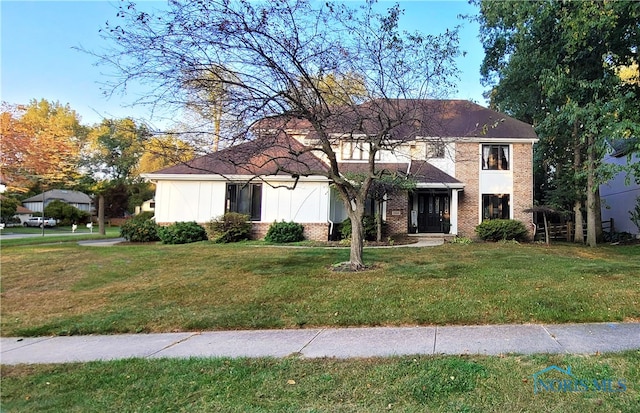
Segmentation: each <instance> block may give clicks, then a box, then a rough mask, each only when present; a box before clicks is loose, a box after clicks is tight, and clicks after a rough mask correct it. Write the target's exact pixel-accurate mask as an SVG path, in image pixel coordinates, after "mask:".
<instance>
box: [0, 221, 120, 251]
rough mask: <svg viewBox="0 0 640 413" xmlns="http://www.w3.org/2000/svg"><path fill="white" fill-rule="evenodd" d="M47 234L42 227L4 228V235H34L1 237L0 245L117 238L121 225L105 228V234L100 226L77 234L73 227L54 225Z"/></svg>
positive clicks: (83, 229)
mask: <svg viewBox="0 0 640 413" xmlns="http://www.w3.org/2000/svg"><path fill="white" fill-rule="evenodd" d="M44 233H45V235H44V236H42V228H31V227H29V228H24V227H10V228H6V229H3V230H2V235H9V234H30V235H34V236H33V237H28V238H6V237H0V245H1V246H2V248H6V247H12V246H18V245H38V244H43V243H65V242H69V243H74V242H78V241H84V240H92V239H100V238H117V237H119V236H120V228H119V227H107V228H105V233H106V234H105V235H100V234H98V228H97V226H96V228H94V229H93V232H89V230H88V229H87V228H79V229H78V230H77V231H76V233H75V234H73V235H72V233H71V227H54V228H45V230H44Z"/></svg>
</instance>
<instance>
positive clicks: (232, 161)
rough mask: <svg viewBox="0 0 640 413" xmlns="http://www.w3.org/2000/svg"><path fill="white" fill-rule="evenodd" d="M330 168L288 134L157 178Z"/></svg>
mask: <svg viewBox="0 0 640 413" xmlns="http://www.w3.org/2000/svg"><path fill="white" fill-rule="evenodd" d="M326 169H327V166H326V164H325V163H323V162H322V161H321V160H320V159H319V158H318V157H317V156H315V155H314V154H313V153H312V152H311V150H310V148H307V147H305V146H304V145H302V144H301V143H300V142H298V141H297V140H295V139H293V138H290V137H288V136H287V135H286V134H285V133H284V132H279V133H277V134H275V135H268V134H266V135H263V136H260V137H258V138H256V139H255V140H251V141H247V142H244V143H241V144H238V145H235V146H231V147H229V148H226V149H222V150H220V151H218V152H215V153H212V154H207V155H204V156H201V157H199V158H195V159H193V160H191V161H189V162H185V163H183V164H179V165H175V166H170V167H168V168H164V169H161V170H159V171H156V172H154V173H153V174H149V175H155V174H158V175H160V174H168V175H172V174H180V175H185V174H187V175H189V174H191V175H202V174H204V175H207V174H210V175H223V176H225V175H253V176H265V175H279V174H287V175H293V174H297V175H313V174H314V172H316V173H317V172H321V171H325V170H326Z"/></svg>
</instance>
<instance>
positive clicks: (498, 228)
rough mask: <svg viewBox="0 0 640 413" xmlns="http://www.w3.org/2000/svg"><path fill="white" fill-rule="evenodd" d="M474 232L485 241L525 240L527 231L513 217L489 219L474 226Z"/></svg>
mask: <svg viewBox="0 0 640 413" xmlns="http://www.w3.org/2000/svg"><path fill="white" fill-rule="evenodd" d="M476 234H478V236H479V237H480V238H481V239H483V240H485V241H502V240H512V239H514V240H516V241H526V239H527V237H528V235H529V233H528V231H527V228H526V227H525V226H524V224H523V223H522V222H520V221H517V220H515V219H491V220H487V221H483V222H482V223H481V224H480V225H478V226H477V227H476Z"/></svg>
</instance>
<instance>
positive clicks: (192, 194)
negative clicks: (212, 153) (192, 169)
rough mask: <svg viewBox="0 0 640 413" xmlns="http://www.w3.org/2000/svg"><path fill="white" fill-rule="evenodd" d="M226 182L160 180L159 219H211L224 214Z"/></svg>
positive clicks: (157, 190)
mask: <svg viewBox="0 0 640 413" xmlns="http://www.w3.org/2000/svg"><path fill="white" fill-rule="evenodd" d="M224 201H225V182H215V181H209V182H206V181H204V182H197V181H159V182H158V183H157V186H156V211H155V216H156V221H157V222H180V221H196V222H208V221H210V220H211V219H212V218H215V217H218V216H220V215H222V214H224Z"/></svg>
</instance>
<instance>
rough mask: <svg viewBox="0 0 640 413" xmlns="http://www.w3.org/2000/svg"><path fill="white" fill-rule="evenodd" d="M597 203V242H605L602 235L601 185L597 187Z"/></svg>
mask: <svg viewBox="0 0 640 413" xmlns="http://www.w3.org/2000/svg"><path fill="white" fill-rule="evenodd" d="M595 197H596V199H595V201H596V210H595V213H596V241H598V242H603V241H604V235H603V234H602V203H601V201H602V199H601V198H600V185H596V192H595Z"/></svg>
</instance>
